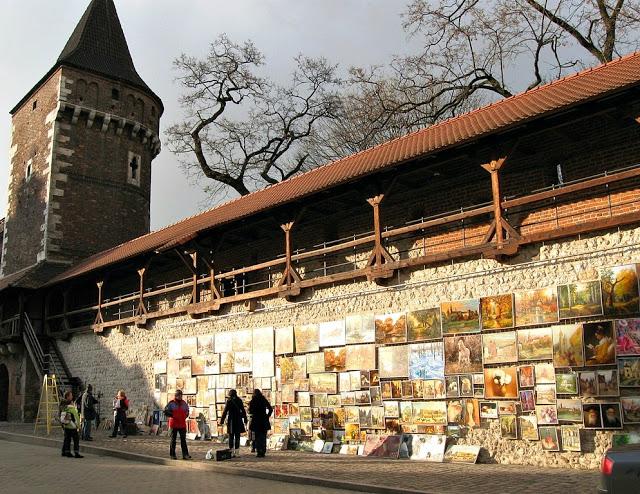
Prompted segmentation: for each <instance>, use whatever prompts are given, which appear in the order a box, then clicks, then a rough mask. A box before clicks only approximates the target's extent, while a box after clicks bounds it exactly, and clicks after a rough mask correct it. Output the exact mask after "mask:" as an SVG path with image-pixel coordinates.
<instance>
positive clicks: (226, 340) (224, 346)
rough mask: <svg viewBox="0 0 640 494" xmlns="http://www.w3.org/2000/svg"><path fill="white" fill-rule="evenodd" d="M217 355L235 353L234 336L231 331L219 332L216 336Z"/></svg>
mask: <svg viewBox="0 0 640 494" xmlns="http://www.w3.org/2000/svg"><path fill="white" fill-rule="evenodd" d="M214 340H215V347H216V353H231V352H233V336H232V334H231V332H229V331H222V332H218V333H216V334H215V335H214Z"/></svg>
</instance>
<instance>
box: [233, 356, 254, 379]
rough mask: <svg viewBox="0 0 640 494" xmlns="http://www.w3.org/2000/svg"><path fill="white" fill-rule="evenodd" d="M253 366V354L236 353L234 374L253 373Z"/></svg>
mask: <svg viewBox="0 0 640 494" xmlns="http://www.w3.org/2000/svg"><path fill="white" fill-rule="evenodd" d="M252 366H253V353H251V352H234V361H233V372H235V373H236V374H237V373H239V372H251V369H252Z"/></svg>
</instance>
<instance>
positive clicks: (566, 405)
mask: <svg viewBox="0 0 640 494" xmlns="http://www.w3.org/2000/svg"><path fill="white" fill-rule="evenodd" d="M556 407H557V408H556V409H557V412H558V420H559V421H561V422H582V400H579V399H565V398H559V399H558V401H557V402H556Z"/></svg>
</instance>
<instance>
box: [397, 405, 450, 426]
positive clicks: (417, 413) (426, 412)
mask: <svg viewBox="0 0 640 494" xmlns="http://www.w3.org/2000/svg"><path fill="white" fill-rule="evenodd" d="M403 403H405V402H401V403H400V406H401V407H402V406H403V405H402V404H403ZM409 404H410V405H412V419H410V420H409V421H411V420H412V421H413V423H415V424H418V425H439V424H442V425H445V424H446V423H447V402H446V401H414V402H413V403H409Z"/></svg>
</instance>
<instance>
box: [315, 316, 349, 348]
mask: <svg viewBox="0 0 640 494" xmlns="http://www.w3.org/2000/svg"><path fill="white" fill-rule="evenodd" d="M318 341H319V344H320V346H321V347H329V346H343V345H344V344H345V343H346V335H345V323H344V319H340V320H337V321H328V322H321V323H320V324H319V326H318Z"/></svg>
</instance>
